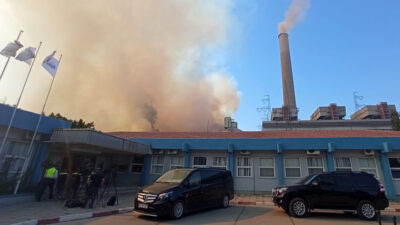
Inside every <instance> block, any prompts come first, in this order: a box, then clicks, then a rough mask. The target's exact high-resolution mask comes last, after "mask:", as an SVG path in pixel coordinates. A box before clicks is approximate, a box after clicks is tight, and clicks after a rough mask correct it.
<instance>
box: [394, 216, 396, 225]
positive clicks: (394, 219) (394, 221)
mask: <svg viewBox="0 0 400 225" xmlns="http://www.w3.org/2000/svg"><path fill="white" fill-rule="evenodd" d="M393 225H397V218H396V216H393Z"/></svg>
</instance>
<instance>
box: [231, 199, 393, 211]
mask: <svg viewBox="0 0 400 225" xmlns="http://www.w3.org/2000/svg"><path fill="white" fill-rule="evenodd" d="M231 204H232V205H264V206H274V203H273V202H268V201H267V202H250V201H232V202H231ZM383 211H384V212H400V208H391V207H389V208H386V209H385V210H383Z"/></svg>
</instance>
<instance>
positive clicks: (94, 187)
mask: <svg viewBox="0 0 400 225" xmlns="http://www.w3.org/2000/svg"><path fill="white" fill-rule="evenodd" d="M88 183H89V185H88V191H87V193H86V198H85V202H84V203H83V206H82V208H85V207H86V205H87V203H88V202H89V201H90V203H89V208H93V204H94V202H95V200H96V198H97V195H98V193H99V189H100V186H101V184H103V183H104V174H103V173H102V172H101V170H100V168H97V169H96V172H93V173H92V175H90V177H89V179H88Z"/></svg>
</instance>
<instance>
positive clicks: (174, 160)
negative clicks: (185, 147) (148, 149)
mask: <svg viewBox="0 0 400 225" xmlns="http://www.w3.org/2000/svg"><path fill="white" fill-rule="evenodd" d="M184 166H185V157H183V156H171V161H170V166H169V168H170V169H171V170H172V169H176V168H181V167H184Z"/></svg>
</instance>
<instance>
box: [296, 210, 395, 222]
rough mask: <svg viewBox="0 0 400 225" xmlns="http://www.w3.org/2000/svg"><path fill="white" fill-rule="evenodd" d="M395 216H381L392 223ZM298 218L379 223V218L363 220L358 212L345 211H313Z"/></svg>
mask: <svg viewBox="0 0 400 225" xmlns="http://www.w3.org/2000/svg"><path fill="white" fill-rule="evenodd" d="M393 216H394V215H388V214H385V215H382V216H381V221H382V223H392V222H393ZM295 219H297V220H299V219H300V220H302V219H309V220H324V219H325V220H329V221H338V222H339V221H346V222H351V221H354V222H365V223H366V224H367V223H370V224H377V223H378V221H377V220H372V221H368V220H362V219H360V217H358V215H357V213H343V212H319V211H317V212H311V213H310V214H308V216H307V217H306V218H295Z"/></svg>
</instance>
